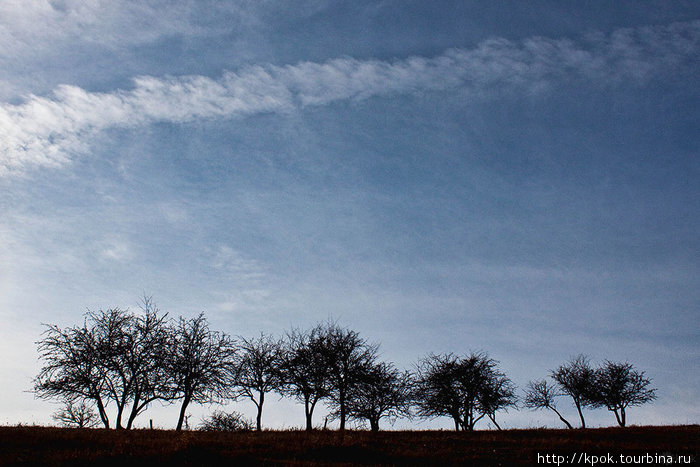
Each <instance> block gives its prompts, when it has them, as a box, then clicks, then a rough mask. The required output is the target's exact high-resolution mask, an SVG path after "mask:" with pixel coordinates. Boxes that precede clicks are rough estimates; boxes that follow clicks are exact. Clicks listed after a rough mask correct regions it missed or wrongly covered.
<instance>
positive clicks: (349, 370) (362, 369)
mask: <svg viewBox="0 0 700 467" xmlns="http://www.w3.org/2000/svg"><path fill="white" fill-rule="evenodd" d="M320 333H321V339H322V345H323V352H324V354H325V359H324V360H325V364H326V368H327V370H328V397H327V400H328V404H329V406H330V407H331V409H332V410H333V411H334V412H335V413H337V416H338V418H339V420H340V430H341V431H343V430H345V423H346V421H347V419H348V403H349V398H350V397H351V394H352V390H353V389H354V387H355V386H356V385H357V384H359V383H360V382H361V380H362V376H363V375H364V374H366V371H367V369H368V368H370V367H371V365H373V364H374V361H375V359H376V355H377V346H376V345H371V344H369V343H367V341H366V340H364V339H363V338H361V337H360V335H359V334H358V333H357V332H355V331H352V330H350V329H344V328H342V327H340V326H338V325H337V324H335V323H325V324H322V325H321V328H320Z"/></svg>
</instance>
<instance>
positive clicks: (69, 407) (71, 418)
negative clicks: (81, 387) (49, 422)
mask: <svg viewBox="0 0 700 467" xmlns="http://www.w3.org/2000/svg"><path fill="white" fill-rule="evenodd" d="M51 418H53V419H54V420H56V421H57V422H59V423H60V424H61V425H63V426H65V427H75V428H94V427H96V426H97V425H98V424H99V423H100V422H99V420H98V419H97V414H96V413H95V411H94V410H93V409H92V407H91V406H90V405H89V404H88V403H87V402H85V400H84V399H66V400H65V401H64V403H63V408H62V409H60V410H58V411H57V412H56V413H54V414H53V415H52V416H51Z"/></svg>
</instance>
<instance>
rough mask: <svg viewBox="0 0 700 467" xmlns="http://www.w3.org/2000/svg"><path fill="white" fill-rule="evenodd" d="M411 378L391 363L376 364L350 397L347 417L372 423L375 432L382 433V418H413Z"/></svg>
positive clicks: (371, 427)
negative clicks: (380, 425)
mask: <svg viewBox="0 0 700 467" xmlns="http://www.w3.org/2000/svg"><path fill="white" fill-rule="evenodd" d="M411 396H412V379H411V375H410V374H409V373H408V372H403V373H402V372H400V371H399V370H397V369H396V368H395V367H394V366H393V365H392V364H391V363H383V362H382V363H376V364H374V365H371V366H369V367H367V368H366V369H365V372H364V374H362V375H361V376H360V378H359V381H358V383H357V384H355V385H353V386H352V387H351V389H350V394H349V397H348V398H347V415H348V418H352V419H356V420H367V421H369V425H370V429H371V430H372V431H379V421H380V420H381V419H382V418H389V419H391V420H392V423H393V420H395V419H396V418H397V417H400V416H410V408H411V402H412V398H411Z"/></svg>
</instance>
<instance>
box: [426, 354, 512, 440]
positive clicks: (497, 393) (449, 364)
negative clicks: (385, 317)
mask: <svg viewBox="0 0 700 467" xmlns="http://www.w3.org/2000/svg"><path fill="white" fill-rule="evenodd" d="M497 364H498V362H496V361H495V360H493V359H491V358H489V357H488V356H487V355H486V354H484V353H472V354H470V355H468V356H466V357H458V356H455V355H453V354H447V355H429V356H428V357H427V358H425V359H423V360H422V361H421V362H420V363H419V365H418V372H417V373H418V374H417V377H416V390H415V402H416V404H417V406H418V415H420V416H423V417H439V416H449V417H452V419H453V421H454V424H455V430H458V431H459V430H460V429H461V430H469V431H472V430H474V426H475V425H476V423H477V422H478V421H479V420H481V419H482V418H483V417H485V416H489V417H490V418H491V419H492V420H493V421H494V423H495V413H496V411H497V410H499V409H503V408H506V407H508V406H511V405H514V404H515V395H514V389H513V385H512V383H510V380H508V379H507V378H505V375H503V374H502V373H501V372H500V371H498V370H497ZM497 426H498V425H497Z"/></svg>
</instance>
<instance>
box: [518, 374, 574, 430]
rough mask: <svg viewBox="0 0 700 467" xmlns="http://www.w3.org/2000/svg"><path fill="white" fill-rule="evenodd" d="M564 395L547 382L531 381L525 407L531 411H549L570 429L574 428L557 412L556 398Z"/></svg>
mask: <svg viewBox="0 0 700 467" xmlns="http://www.w3.org/2000/svg"><path fill="white" fill-rule="evenodd" d="M561 395H563V394H562V393H561V392H560V391H558V390H557V388H556V387H554V386H552V385H550V384H548V383H547V380H544V379H543V380H539V381H530V383H529V384H528V389H527V392H526V394H525V407H528V408H530V409H534V410H537V409H549V410H551V411H553V412H554V413H555V414H557V415H558V416H559V420H561V421H562V422H564V424H565V425H566V426H567V427H568V428H570V429H571V428H573V426H571V423H569V422H568V420H566V419H565V418H564V417H563V416H562V415H561V414H560V413H559V411H558V410H557V405H556V403H555V398H556V397H558V396H561Z"/></svg>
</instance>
